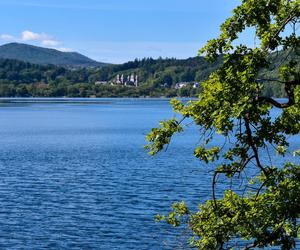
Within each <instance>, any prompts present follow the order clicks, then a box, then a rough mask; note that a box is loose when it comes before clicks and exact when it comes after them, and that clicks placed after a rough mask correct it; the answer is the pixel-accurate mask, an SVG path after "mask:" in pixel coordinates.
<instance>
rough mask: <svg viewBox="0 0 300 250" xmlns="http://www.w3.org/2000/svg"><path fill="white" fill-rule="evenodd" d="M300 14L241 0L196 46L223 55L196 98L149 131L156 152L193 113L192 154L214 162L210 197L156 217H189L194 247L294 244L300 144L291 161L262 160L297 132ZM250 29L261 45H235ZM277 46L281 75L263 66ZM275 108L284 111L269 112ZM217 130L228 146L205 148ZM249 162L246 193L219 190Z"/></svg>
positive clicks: (299, 210)
mask: <svg viewBox="0 0 300 250" xmlns="http://www.w3.org/2000/svg"><path fill="white" fill-rule="evenodd" d="M299 19H300V1H299V0H243V1H242V3H241V4H240V6H238V7H237V8H235V9H234V10H233V14H232V16H231V17H230V18H228V19H227V20H226V21H225V22H224V23H223V24H222V25H221V34H220V36H219V37H218V38H216V39H213V40H210V41H208V43H207V45H206V46H205V47H204V48H202V49H201V50H200V53H205V55H206V58H207V59H208V60H210V61H212V62H213V61H216V60H217V59H218V58H219V57H220V55H222V57H223V60H224V63H223V65H222V66H221V67H220V68H219V69H217V70H216V71H214V72H213V73H212V74H211V75H210V77H209V79H208V80H207V81H206V82H204V84H203V86H202V87H203V92H202V93H201V94H200V95H199V98H198V99H197V100H193V101H190V102H188V103H182V102H180V101H178V100H172V105H173V108H174V111H175V112H177V113H178V114H180V118H176V119H175V118H173V119H171V120H168V121H162V122H161V123H160V127H158V128H154V129H152V131H151V132H150V133H149V135H148V136H147V139H148V141H149V144H148V145H147V146H146V148H147V149H148V150H149V152H150V154H152V155H154V154H156V153H158V152H159V151H161V150H162V149H163V148H164V147H165V145H166V144H169V143H170V141H171V138H172V136H173V135H174V134H175V133H180V132H182V131H183V130H184V128H185V121H186V120H188V122H190V120H193V122H194V124H196V125H197V126H199V128H200V133H201V134H200V136H201V137H200V138H202V143H201V145H200V146H199V147H197V148H196V149H195V153H194V154H195V157H197V158H199V160H201V161H203V162H205V163H206V164H212V163H213V162H214V164H217V167H215V169H214V174H213V179H212V199H211V200H208V201H207V202H206V203H204V204H201V205H200V206H199V210H198V211H196V212H192V211H190V210H189V209H188V207H187V206H186V204H185V203H184V202H181V203H175V204H173V206H172V211H171V212H170V213H169V214H168V215H167V216H160V215H159V216H158V217H157V219H158V220H165V221H166V222H167V223H169V224H172V225H174V226H178V225H180V224H182V223H185V222H186V223H187V225H188V227H189V228H190V229H191V232H192V234H193V237H192V238H191V244H192V246H194V247H197V248H198V249H220V250H221V249H233V248H234V247H236V248H238V249H240V248H244V249H252V248H256V247H267V246H281V248H282V249H292V248H294V247H295V244H296V243H295V241H296V238H297V237H298V238H299V235H300V229H299V228H300V226H299V217H300V165H299V158H297V157H299V155H300V151H299V150H298V151H294V152H293V154H294V157H295V158H293V159H295V162H294V163H292V162H286V163H285V164H284V166H283V165H277V166H276V165H275V164H274V162H273V163H272V161H271V159H270V162H269V163H265V162H263V161H262V160H261V156H262V154H268V152H270V151H272V149H276V151H277V154H278V155H280V156H282V157H284V156H285V155H286V154H287V153H288V152H289V150H290V149H289V148H290V146H291V145H290V143H289V141H288V140H287V138H288V137H290V136H292V135H297V134H299V132H300V72H299V57H298V55H299V47H300V37H299V36H298V35H297V29H298V28H299ZM248 28H252V29H254V30H255V34H256V39H257V44H259V45H258V46H254V47H248V46H246V45H244V44H240V45H236V44H237V42H238V38H239V35H240V34H241V33H242V32H243V31H245V30H246V29H248ZM276 51H281V53H285V55H286V56H285V57H284V60H282V62H281V63H280V65H279V74H278V75H273V76H272V77H271V78H262V77H261V72H262V70H264V71H268V70H270V68H269V65H270V64H271V59H270V58H272V57H270V53H273V52H276ZM265 83H268V84H272V83H275V84H281V85H282V86H283V87H284V89H285V92H286V96H287V101H286V102H283V103H282V102H279V101H278V100H276V99H273V98H272V97H269V96H264V95H263V92H264V84H265ZM274 107H275V108H279V109H281V110H282V112H280V114H279V115H278V116H277V117H275V118H272V117H271V114H270V112H271V109H272V108H274ZM216 134H219V135H221V136H223V137H224V140H225V141H226V142H227V145H222V146H220V147H210V143H211V142H212V140H213V138H214V137H215V135H216ZM270 154H271V153H270ZM297 162H298V164H297ZM253 167H255V168H257V170H258V171H259V174H257V175H252V176H251V179H250V180H249V181H248V183H247V184H246V185H244V187H243V188H244V192H240V191H239V190H238V189H239V188H238V187H235V188H234V187H233V188H231V189H230V190H227V191H225V192H224V193H223V194H222V196H221V198H219V196H217V183H218V182H217V180H218V176H220V175H224V176H225V177H226V178H227V179H228V181H230V180H235V179H239V178H245V177H243V176H244V175H243V173H245V172H247V171H248V172H249V168H253ZM234 190H235V191H234Z"/></svg>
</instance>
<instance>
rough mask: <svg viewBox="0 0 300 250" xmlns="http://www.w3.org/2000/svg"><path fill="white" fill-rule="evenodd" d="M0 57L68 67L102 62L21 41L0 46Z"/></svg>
mask: <svg viewBox="0 0 300 250" xmlns="http://www.w3.org/2000/svg"><path fill="white" fill-rule="evenodd" d="M0 58H3V59H14V60H19V61H24V62H29V63H33V64H40V65H48V64H53V65H56V66H64V67H69V68H81V67H97V66H103V65H105V64H104V63H99V62H96V61H94V60H92V59H90V58H88V57H86V56H83V55H81V54H79V53H77V52H61V51H58V50H55V49H47V48H42V47H37V46H32V45H28V44H22V43H9V44H5V45H2V46H0Z"/></svg>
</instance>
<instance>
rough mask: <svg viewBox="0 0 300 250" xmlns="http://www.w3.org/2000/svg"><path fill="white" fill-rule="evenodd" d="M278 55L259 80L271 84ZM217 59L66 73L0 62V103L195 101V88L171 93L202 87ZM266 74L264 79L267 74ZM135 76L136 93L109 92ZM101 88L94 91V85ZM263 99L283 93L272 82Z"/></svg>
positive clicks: (121, 88)
mask: <svg viewBox="0 0 300 250" xmlns="http://www.w3.org/2000/svg"><path fill="white" fill-rule="evenodd" d="M284 56H285V55H282V54H279V55H272V57H271V59H272V64H271V66H270V68H271V71H270V72H269V71H265V73H263V75H264V77H269V78H274V77H275V76H276V75H277V74H278V72H277V68H278V66H280V64H282V62H281V61H282V60H284ZM221 64H222V57H220V58H219V59H218V61H217V62H216V63H213V64H209V63H208V62H206V61H205V59H204V58H202V57H195V58H189V59H186V60H178V59H162V58H160V59H156V60H154V59H152V58H147V59H142V60H135V61H132V62H128V63H124V64H121V65H109V66H104V67H99V68H93V69H91V68H82V69H78V70H70V69H66V68H64V67H58V66H54V65H48V66H42V65H36V64H30V63H26V62H22V61H17V60H10V59H0V96H2V97H27V96H28V97H29V96H30V97H31V96H33V97H61V96H67V97H90V96H96V97H126V96H128V97H138V96H152V97H156V96H168V97H173V96H196V95H197V94H198V93H199V91H201V87H200V88H193V87H192V85H188V86H187V87H183V88H181V89H175V84H176V83H180V82H190V83H193V82H200V83H201V82H202V81H204V80H206V79H207V78H208V76H209V74H210V73H211V72H212V71H214V70H215V69H217V68H218V67H220V65H221ZM267 72H268V73H267ZM122 74H123V75H130V74H136V75H138V78H139V87H137V88H135V87H127V86H111V85H109V83H110V82H113V81H114V80H115V79H116V77H117V75H122ZM99 81H101V82H107V84H106V85H95V83H96V82H99ZM264 94H265V95H267V96H276V97H283V96H284V90H283V88H282V86H281V85H280V84H275V83H274V82H270V83H267V84H266V85H265V89H264Z"/></svg>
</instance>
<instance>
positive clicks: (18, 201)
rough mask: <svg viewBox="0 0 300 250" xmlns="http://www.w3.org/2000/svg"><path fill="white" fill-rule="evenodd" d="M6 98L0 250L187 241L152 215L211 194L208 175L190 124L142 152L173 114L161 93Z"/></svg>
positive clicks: (1, 119) (0, 156)
mask: <svg viewBox="0 0 300 250" xmlns="http://www.w3.org/2000/svg"><path fill="white" fill-rule="evenodd" d="M12 100H13V102H11V101H12ZM9 101H10V102H7V103H6V102H4V103H2V104H0V126H1V129H0V138H1V150H0V174H1V179H0V204H1V207H0V223H1V226H0V236H1V237H0V248H1V249H46V248H47V249H184V248H186V240H187V238H188V236H189V235H188V232H187V231H186V230H176V229H173V228H172V227H170V226H168V225H165V224H161V223H155V221H154V216H155V215H156V214H157V213H165V212H167V211H169V208H170V205H171V203H172V202H174V201H180V200H186V201H187V203H188V204H189V205H190V206H191V207H194V208H195V207H196V205H197V204H198V203H200V202H202V201H204V200H206V199H208V198H210V197H211V192H210V185H211V178H210V175H211V174H210V173H209V171H207V167H205V166H204V165H203V164H202V163H200V162H199V161H197V160H196V159H195V158H194V157H193V151H194V147H195V146H196V145H197V143H199V138H198V135H197V130H196V128H192V127H191V128H189V129H188V130H187V132H185V133H183V134H182V135H179V136H177V137H176V139H175V140H174V141H173V142H172V144H171V145H170V146H169V148H168V150H167V151H166V152H163V153H160V154H159V155H157V156H156V157H150V156H149V155H147V152H146V151H145V150H144V148H143V146H144V145H145V144H146V141H145V135H146V134H147V133H148V132H149V131H150V130H151V128H152V127H155V126H157V124H158V122H159V121H160V120H162V119H167V118H171V117H173V116H174V114H173V113H172V110H171V107H170V106H169V104H168V103H169V100H167V99H88V100H86V99H59V100H55V99H54V100H53V99H40V100H38V102H36V101H37V100H36V99H29V100H26V101H27V102H26V103H24V100H19V99H9ZM274 112H278V111H274ZM294 144H295V146H294V147H295V148H297V147H298V148H300V140H299V137H298V139H297V140H296V141H294ZM224 188H225V187H224Z"/></svg>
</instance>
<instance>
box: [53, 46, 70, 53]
mask: <svg viewBox="0 0 300 250" xmlns="http://www.w3.org/2000/svg"><path fill="white" fill-rule="evenodd" d="M54 49H56V50H59V51H61V52H74V50H73V49H70V48H64V47H59V48H54Z"/></svg>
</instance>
